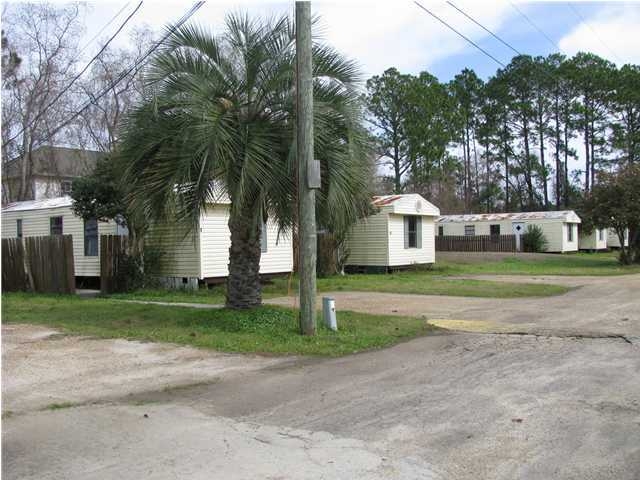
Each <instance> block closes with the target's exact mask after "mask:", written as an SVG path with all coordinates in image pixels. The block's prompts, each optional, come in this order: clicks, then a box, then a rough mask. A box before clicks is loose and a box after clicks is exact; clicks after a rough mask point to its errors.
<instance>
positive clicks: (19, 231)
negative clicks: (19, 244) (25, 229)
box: [16, 218, 22, 238]
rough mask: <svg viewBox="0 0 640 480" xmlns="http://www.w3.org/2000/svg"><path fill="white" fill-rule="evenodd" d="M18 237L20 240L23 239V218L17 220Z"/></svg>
mask: <svg viewBox="0 0 640 480" xmlns="http://www.w3.org/2000/svg"><path fill="white" fill-rule="evenodd" d="M16 236H17V237H18V238H22V219H21V218H19V219H17V220H16Z"/></svg>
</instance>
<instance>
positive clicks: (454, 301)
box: [268, 275, 640, 341]
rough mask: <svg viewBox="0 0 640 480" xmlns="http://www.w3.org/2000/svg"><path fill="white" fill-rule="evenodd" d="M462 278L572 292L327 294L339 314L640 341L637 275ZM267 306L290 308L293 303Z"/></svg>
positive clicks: (286, 301) (278, 300)
mask: <svg viewBox="0 0 640 480" xmlns="http://www.w3.org/2000/svg"><path fill="white" fill-rule="evenodd" d="M464 278H474V279H489V280H494V281H505V282H515V283H520V282H522V283H525V282H526V283H543V282H546V283H551V284H559V285H565V286H568V287H573V288H574V290H572V291H570V292H569V293H566V294H564V295H558V296H553V297H545V298H514V299H509V298H471V297H447V296H426V295H401V294H395V293H379V292H375V293H371V292H330V293H324V294H322V296H331V297H333V298H335V300H336V306H337V308H338V310H340V309H341V308H342V309H344V310H354V311H360V312H367V313H381V314H389V315H406V316H418V317H420V316H422V317H424V318H426V319H427V320H429V321H433V323H436V324H439V325H442V326H445V327H447V328H454V329H457V330H463V331H474V332H476V331H480V332H499V333H506V332H514V333H525V332H528V333H540V334H547V333H548V334H552V335H566V336H571V335H576V336H584V335H587V336H608V335H621V336H625V337H628V338H630V339H633V338H636V339H637V341H640V338H638V337H640V275H624V276H617V277H569V276H545V277H528V276H522V275H475V276H467V277H464ZM268 302H269V303H274V304H279V305H290V304H291V302H292V300H291V298H275V299H272V300H268Z"/></svg>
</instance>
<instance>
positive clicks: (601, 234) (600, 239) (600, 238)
mask: <svg viewBox="0 0 640 480" xmlns="http://www.w3.org/2000/svg"><path fill="white" fill-rule="evenodd" d="M603 240H604V229H601V230H598V241H600V242H602V241H603Z"/></svg>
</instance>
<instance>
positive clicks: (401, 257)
mask: <svg viewBox="0 0 640 480" xmlns="http://www.w3.org/2000/svg"><path fill="white" fill-rule="evenodd" d="M421 218H422V221H421V224H422V247H421V248H404V215H389V263H388V265H389V266H391V267H395V266H401V265H412V264H416V263H418V264H420V263H434V262H435V261H436V255H435V223H434V222H435V219H436V217H427V216H423V217H421Z"/></svg>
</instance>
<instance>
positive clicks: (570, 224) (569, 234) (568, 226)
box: [567, 223, 573, 242]
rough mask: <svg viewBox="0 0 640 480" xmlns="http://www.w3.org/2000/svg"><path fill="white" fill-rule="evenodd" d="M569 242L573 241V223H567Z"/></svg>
mask: <svg viewBox="0 0 640 480" xmlns="http://www.w3.org/2000/svg"><path fill="white" fill-rule="evenodd" d="M567 242H573V223H567Z"/></svg>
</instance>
